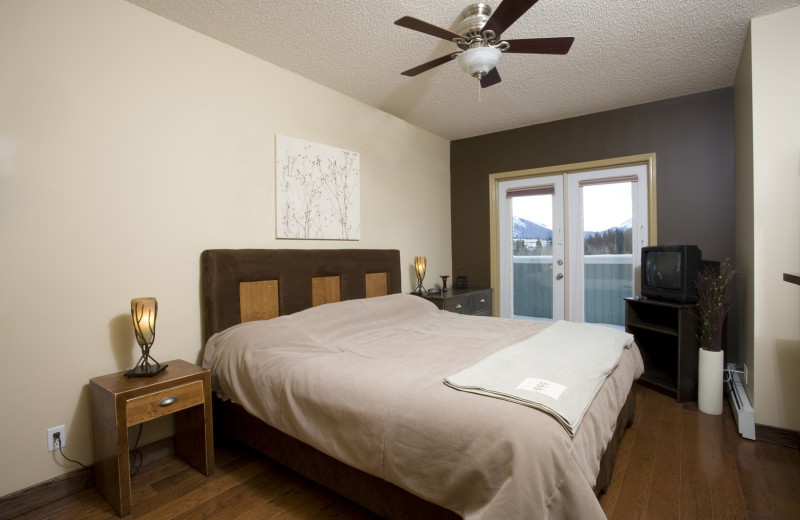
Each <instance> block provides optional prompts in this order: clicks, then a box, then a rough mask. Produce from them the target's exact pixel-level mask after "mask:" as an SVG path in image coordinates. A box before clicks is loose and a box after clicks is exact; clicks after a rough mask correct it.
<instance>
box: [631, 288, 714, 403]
mask: <svg viewBox="0 0 800 520" xmlns="http://www.w3.org/2000/svg"><path fill="white" fill-rule="evenodd" d="M694 308H695V306H694V305H686V304H677V303H669V302H663V301H658V300H650V299H637V298H625V330H626V331H627V332H629V333H631V334H633V336H634V338H635V340H636V344H637V345H638V346H639V351H640V352H641V353H642V359H643V360H644V374H642V377H641V378H640V380H639V381H641V382H642V383H644V384H646V385H648V386H650V387H653V388H655V389H658V390H661V391H663V392H665V393H667V394H669V395H672V396H673V397H675V399H677V401H678V402H681V403H682V402H684V401H696V400H697V355H698V353H697V349H698V348H699V347H698V343H697V317H696V315H695V313H694Z"/></svg>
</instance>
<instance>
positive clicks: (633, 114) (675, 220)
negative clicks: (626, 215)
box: [450, 88, 734, 287]
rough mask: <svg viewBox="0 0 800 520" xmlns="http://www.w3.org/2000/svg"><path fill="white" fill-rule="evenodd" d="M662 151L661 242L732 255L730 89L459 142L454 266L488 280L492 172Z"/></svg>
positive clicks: (455, 148)
mask: <svg viewBox="0 0 800 520" xmlns="http://www.w3.org/2000/svg"><path fill="white" fill-rule="evenodd" d="M644 153H655V154H656V185H657V199H658V228H657V229H658V242H659V243H661V244H675V243H684V244H697V245H698V246H699V247H700V249H702V251H703V257H704V258H706V259H713V260H724V259H725V258H733V257H734V226H733V216H734V213H733V89H732V88H724V89H720V90H713V91H709V92H703V93H700V94H693V95H690V96H684V97H680V98H674V99H668V100H665V101H658V102H654V103H647V104H644V105H637V106H633V107H628V108H621V109H618V110H611V111H608V112H600V113H597V114H591V115H587V116H581V117H576V118H572V119H565V120H562V121H554V122H551V123H544V124H540V125H534V126H529V127H525V128H519V129H515V130H508V131H505V132H498V133H494V134H487V135H482V136H478V137H471V138H468V139H460V140H457V141H453V142H452V143H451V144H450V197H451V208H452V209H451V217H452V241H453V271H454V274H457V273H458V272H459V270H463V271H464V272H465V273H466V275H467V276H468V278H469V283H470V286H472V287H489V285H490V272H489V175H490V174H492V173H499V172H506V171H515V170H524V169H529V168H540V167H544V166H554V165H560V164H570V163H578V162H585V161H594V160H600V159H609V158H614V157H624V156H628V155H638V154H644Z"/></svg>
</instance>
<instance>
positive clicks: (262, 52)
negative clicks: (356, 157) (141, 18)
mask: <svg viewBox="0 0 800 520" xmlns="http://www.w3.org/2000/svg"><path fill="white" fill-rule="evenodd" d="M128 1H129V2H131V3H133V4H136V5H139V6H141V7H143V8H145V9H148V10H150V11H152V12H154V13H157V14H159V15H161V16H163V17H165V18H168V19H170V20H173V21H175V22H177V23H179V24H181V25H184V26H186V27H189V28H191V29H194V30H196V31H198V32H201V33H203V34H206V35H208V36H210V37H212V38H215V39H217V40H219V41H222V42H225V43H227V44H229V45H232V46H234V47H237V48H239V49H241V50H243V51H245V52H247V53H250V54H252V55H254V56H257V57H260V58H263V59H264V60H267V61H269V62H272V63H274V64H276V65H278V66H280V67H283V68H285V69H288V70H291V71H293V72H295V73H297V74H299V75H301V76H304V77H306V78H308V79H311V80H313V81H315V82H317V83H320V84H322V85H325V86H327V87H329V88H331V89H334V90H336V91H339V92H342V93H344V94H346V95H348V96H351V97H353V98H355V99H358V100H361V101H363V102H364V103H367V104H369V105H372V106H374V107H377V108H379V109H381V110H384V111H386V112H389V113H390V114H394V115H395V116H397V117H400V118H402V119H404V120H406V121H408V122H410V123H412V124H414V125H416V126H419V127H421V128H424V129H426V130H428V131H430V132H432V133H434V134H437V135H439V136H442V137H444V138H447V139H459V138H464V137H471V136H475V135H481V134H486V133H490V132H496V131H501V130H508V129H511V128H518V127H523V126H528V125H532V124H537V123H543V122H547V121H554V120H558V119H564V118H567V117H573V116H579V115H583V114H589V113H593V112H600V111H604V110H610V109H614V108H620V107H625V106H632V105H637V104H640V103H646V102H650V101H656V100H660V99H666V98H671V97H676V96H682V95H686V94H693V93H696V92H702V91H706V90H712V89H717V88H721V87H728V86H731V85H732V84H733V80H734V75H735V73H736V68H737V65H738V62H739V55H740V53H741V50H742V45H743V43H744V38H745V35H746V33H747V28H748V24H749V20H750V19H751V18H756V17H759V16H764V15H767V14H771V13H775V12H778V11H781V10H784V9H787V8H789V7H793V6H796V5H800V0H539V2H538V3H536V4H535V5H534V6H533V7H532V8H531V9H530V10H529V11H528V12H527V13H526V14H524V15H523V16H522V17H521V18H520V19H519V20H518V21H517V22H516V23H515V24H514V25H512V26H511V28H510V29H508V30H507V31H506V32H505V33H504V34H503V37H504V38H506V39H513V38H541V37H555V36H574V37H575V43H574V44H573V46H572V49H571V50H570V52H569V53H568V54H567V55H565V56H544V55H524V54H504V55H503V56H502V57H501V59H500V62H499V63H498V66H497V69H498V71H499V72H500V75H501V77H502V80H503V81H502V82H501V83H500V84H498V85H495V86H493V87H490V88H487V89H483V90H480V89H479V87H478V82H477V80H475V79H473V78H470V77H469V76H467V75H466V74H465V73H463V72H462V71H461V70H460V69H459V67H458V65H457V64H456V63H454V62H451V63H446V64H445V65H442V66H440V67H437V68H435V69H432V70H430V71H427V72H424V73H422V74H420V75H418V76H416V77H413V78H408V77H405V76H401V75H400V72H401V71H404V70H406V69H409V68H411V67H414V66H416V65H419V64H422V63H424V62H427V61H430V60H431V59H433V58H438V57H439V56H442V55H445V54H447V53H448V52H450V51H453V50H457V47H456V46H455V44H453V43H450V42H446V41H444V40H441V39H438V38H434V37H432V36H428V35H425V34H422V33H418V32H415V31H411V30H408V29H404V28H402V27H398V26H396V25H394V21H395V20H397V19H398V18H400V17H402V16H405V15H410V16H413V17H415V18H420V19H422V20H425V21H427V22H430V23H432V24H434V25H438V26H440V27H444V28H448V29H451V30H455V25H456V23H457V21H458V20H457V19H458V16H459V14H460V13H461V11H462V10H463V9H464V8H465V7H466V6H468V5H469V4H471V3H473V2H471V1H470V0H438V1H427V2H426V1H422V0H396V1H394V2H389V1H386V0H338V1H329V0H294V1H286V0H283V1H277V0H194V1H186V0H128ZM488 3H489V4H490V5H491V6H492V7H493V8H494V7H496V6H497V5H498V4H499V0H489V1H488ZM798 29H800V28H798ZM479 91H480V92H479ZM479 94H480V100H479Z"/></svg>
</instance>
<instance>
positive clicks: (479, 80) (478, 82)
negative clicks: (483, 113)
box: [477, 78, 483, 103]
mask: <svg viewBox="0 0 800 520" xmlns="http://www.w3.org/2000/svg"><path fill="white" fill-rule="evenodd" d="M477 84H478V103H480V102H481V90H483V89H482V88H481V79H480V78H478V81H477Z"/></svg>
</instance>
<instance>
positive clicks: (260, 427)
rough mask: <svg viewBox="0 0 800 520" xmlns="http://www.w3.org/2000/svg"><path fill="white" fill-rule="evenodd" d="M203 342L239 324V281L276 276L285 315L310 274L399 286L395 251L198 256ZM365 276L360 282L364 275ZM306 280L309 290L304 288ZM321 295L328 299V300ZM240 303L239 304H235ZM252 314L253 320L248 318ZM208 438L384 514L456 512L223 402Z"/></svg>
mask: <svg viewBox="0 0 800 520" xmlns="http://www.w3.org/2000/svg"><path fill="white" fill-rule="evenodd" d="M200 262H201V278H202V287H201V290H202V295H201V301H202V315H203V342H204V344H205V342H206V341H207V340H208V338H210V337H211V336H212V335H213V334H215V333H217V332H220V331H222V330H225V329H226V328H228V327H231V326H233V325H236V324H238V323H241V321H242V316H243V315H246V314H247V310H246V309H244V308H243V306H245V305H249V304H246V303H244V302H245V300H242V299H241V295H240V287H242V285H243V284H245V285H246V284H248V282H256V283H258V282H265V281H276V282H277V283H274V282H270V283H273V284H274V285H273V287H275V288H276V291H277V295H276V298H277V300H276V302H273V303H272V306H273V307H274V308H275V312H276V314H279V315H285V314H292V313H294V312H297V311H301V310H303V309H307V308H310V307H312V306H313V305H314V304H315V303H318V302H319V299H318V298H319V296H318V295H317V294H314V291H315V290H316V289H314V288H315V287H316V286H317V285H316V284H312V281H316V280H328V281H332V283H333V284H334V285H337V286H338V287H335V292H336V297H337V298H338V299H341V300H352V299H358V298H364V297H365V296H368V295H370V294H371V293H372V294H376V293H375V292H374V288H371V287H370V281H369V280H374V279H376V277H377V279H378V280H381V284H383V283H384V281H385V286H386V287H385V291H383V288H382V287H381V288H380V291H379V292H378V293H377V294H381V293H383V294H395V293H399V292H400V291H401V267H400V252H399V251H397V250H375V249H331V250H304V249H238V250H234V249H211V250H207V251H203V253H202V255H201V257H200ZM365 280H366V281H365ZM312 285H313V287H314V288H312ZM328 301H329V300H328ZM240 302H243V303H240ZM252 319H256V318H252ZM635 403H636V401H635V398H634V392H632V391H631V392H629V394H628V400H627V402H626V403H625V406H624V407H623V409H622V411H621V412H620V415H619V416H618V418H617V429H616V432H615V434H614V437H613V439H612V440H611V442H610V443H609V445H608V447H607V448H606V450H605V452H604V454H603V457H602V460H601V464H600V472H599V474H598V477H597V484H596V485H595V493H596V494H599V493H601V492H603V491H605V489H606V488H607V487H608V485H609V483H610V482H611V474H612V471H613V469H614V460H615V458H616V454H617V449H618V447H619V443H620V440H621V438H622V434H623V432H624V430H625V428H626V427H628V426H630V425H631V424H632V423H633V417H634V413H635ZM213 406H214V439H215V440H216V441H217V442H228V441H230V440H234V441H238V442H242V443H244V444H246V445H248V446H250V447H252V448H254V449H256V450H258V451H259V452H261V453H263V454H265V455H266V456H268V457H270V458H272V459H274V460H276V461H277V462H279V463H281V464H283V465H284V466H286V467H288V468H290V469H292V470H294V471H295V472H297V473H299V474H301V475H303V476H305V477H307V478H309V479H311V480H313V481H315V482H317V483H319V484H321V485H323V486H325V487H327V488H329V489H331V490H333V491H335V492H337V493H339V494H340V495H342V496H344V497H346V498H348V499H350V500H352V501H354V502H356V503H357V504H360V505H361V506H363V507H365V508H366V509H369V510H370V511H372V512H374V513H376V514H378V515H380V516H382V517H385V518H415V519H426V518H431V519H433V518H436V519H440V518H461V517H460V516H459V515H457V514H456V513H454V512H453V511H450V510H448V509H444V508H442V507H440V506H438V505H435V504H432V503H430V502H427V501H425V500H423V499H421V498H419V497H417V496H415V495H413V494H411V493H409V492H408V491H405V490H404V489H402V488H399V487H398V486H396V485H394V484H392V483H389V482H386V481H385V480H382V479H380V478H378V477H375V476H372V475H369V474H367V473H364V472H363V471H360V470H357V469H355V468H352V467H350V466H348V465H346V464H344V463H342V462H340V461H338V460H336V459H334V458H332V457H330V456H328V455H325V454H324V453H322V452H320V451H318V450H316V449H314V448H312V447H311V446H309V445H307V444H305V443H303V442H300V441H298V440H297V439H295V438H293V437H291V436H289V435H286V434H284V433H282V432H280V431H278V430H276V429H275V428H273V427H271V426H269V425H267V424H266V423H264V422H263V421H261V420H260V419H258V418H256V417H254V416H252V415H250V414H249V413H247V412H246V411H245V410H244V409H243V408H242V407H241V406H240V405H238V404H236V403H233V402H231V401H222V400H220V399H215V400H214V405H213Z"/></svg>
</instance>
